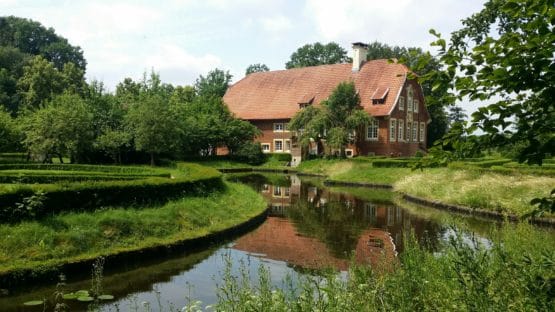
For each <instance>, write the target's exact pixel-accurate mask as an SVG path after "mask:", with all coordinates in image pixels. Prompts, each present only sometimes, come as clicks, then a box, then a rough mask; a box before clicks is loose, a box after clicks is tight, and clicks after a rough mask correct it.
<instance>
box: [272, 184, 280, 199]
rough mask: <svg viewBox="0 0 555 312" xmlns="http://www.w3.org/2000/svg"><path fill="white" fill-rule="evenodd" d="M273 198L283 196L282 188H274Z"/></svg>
mask: <svg viewBox="0 0 555 312" xmlns="http://www.w3.org/2000/svg"><path fill="white" fill-rule="evenodd" d="M273 196H274V197H279V196H281V186H274V192H273Z"/></svg>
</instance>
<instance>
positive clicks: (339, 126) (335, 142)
mask: <svg viewBox="0 0 555 312" xmlns="http://www.w3.org/2000/svg"><path fill="white" fill-rule="evenodd" d="M370 120H371V117H370V115H368V113H366V112H365V111H364V110H363V108H362V106H361V105H360V97H359V95H358V93H357V91H356V88H355V84H354V83H353V82H342V83H340V84H339V85H338V86H337V87H336V88H335V90H334V91H333V92H332V94H331V95H330V96H329V98H327V99H326V100H325V101H323V102H322V106H321V108H315V107H312V106H309V107H308V108H305V109H303V110H301V111H300V112H299V113H297V114H296V115H295V116H293V118H292V119H291V122H290V123H289V125H290V128H291V129H292V130H295V131H299V130H301V131H300V133H301V134H300V142H301V143H302V144H304V145H305V146H304V147H306V143H307V142H308V140H309V139H310V138H315V137H317V136H319V135H323V136H324V137H325V139H326V145H327V146H328V147H330V148H334V149H339V150H340V153H341V156H342V157H344V156H345V147H346V146H347V144H349V143H352V142H356V141H357V139H358V138H357V136H358V135H360V129H361V128H362V127H363V126H365V125H367V124H368V123H369V122H370ZM324 132H325V134H324Z"/></svg>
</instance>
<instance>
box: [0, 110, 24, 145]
mask: <svg viewBox="0 0 555 312" xmlns="http://www.w3.org/2000/svg"><path fill="white" fill-rule="evenodd" d="M20 140H21V135H20V131H19V128H18V127H17V124H16V121H15V120H14V119H13V118H12V117H11V116H10V114H9V113H8V112H6V111H5V110H3V109H2V108H1V107H0V153H1V152H13V151H16V150H18V149H19V142H20Z"/></svg>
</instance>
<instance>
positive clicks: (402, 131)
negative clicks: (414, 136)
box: [397, 119, 405, 142]
mask: <svg viewBox="0 0 555 312" xmlns="http://www.w3.org/2000/svg"><path fill="white" fill-rule="evenodd" d="M398 123H399V132H398V137H397V141H399V142H402V141H403V140H404V134H405V121H404V120H403V119H399V121H398Z"/></svg>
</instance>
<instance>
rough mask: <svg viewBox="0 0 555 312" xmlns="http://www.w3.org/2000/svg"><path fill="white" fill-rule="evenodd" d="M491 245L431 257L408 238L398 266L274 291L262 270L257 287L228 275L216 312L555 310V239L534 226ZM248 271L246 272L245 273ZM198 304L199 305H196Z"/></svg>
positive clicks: (511, 229) (511, 230) (507, 232)
mask: <svg viewBox="0 0 555 312" xmlns="http://www.w3.org/2000/svg"><path fill="white" fill-rule="evenodd" d="M493 235H494V237H495V238H494V244H493V246H492V247H485V246H482V245H480V244H479V243H478V242H477V240H471V241H468V240H466V239H463V238H462V236H460V235H456V236H453V237H452V238H451V240H450V242H449V244H448V245H447V246H446V247H445V249H444V250H443V252H442V253H439V254H432V253H429V252H428V251H426V250H425V249H423V248H422V247H420V246H419V245H418V244H417V243H415V241H414V240H408V241H409V242H408V243H407V246H406V247H405V251H404V252H403V253H402V254H401V256H400V259H399V263H398V265H397V267H396V268H395V269H394V270H393V271H391V272H387V271H380V270H376V269H375V268H371V267H352V268H351V269H350V271H349V272H348V275H347V277H346V278H342V277H341V275H337V274H335V273H332V272H328V273H325V274H324V275H323V277H313V276H304V277H301V278H300V280H298V281H291V280H290V279H289V280H287V279H286V280H285V281H284V283H283V284H284V287H283V288H276V287H272V282H271V280H270V275H269V272H268V270H267V269H266V268H264V267H261V268H260V269H259V273H258V276H259V278H258V283H257V284H251V283H249V282H248V279H249V276H248V274H246V273H243V274H241V275H239V276H234V275H232V274H231V273H230V272H231V271H230V270H227V271H225V272H224V280H225V282H224V283H223V284H222V285H220V289H219V292H218V294H219V302H218V303H217V305H216V306H215V308H216V310H219V311H548V310H551V309H552V307H553V305H554V304H555V296H553V295H554V289H553V278H554V277H555V275H554V273H555V252H554V250H555V241H554V240H553V239H552V238H553V236H552V235H553V234H552V233H546V232H543V231H537V230H536V229H533V228H532V227H530V226H529V225H525V224H521V225H517V226H516V227H515V226H512V225H507V226H504V227H503V228H502V229H500V230H497V231H496V232H495V233H493ZM243 272H245V270H243ZM195 304H196V306H199V305H198V303H195Z"/></svg>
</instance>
